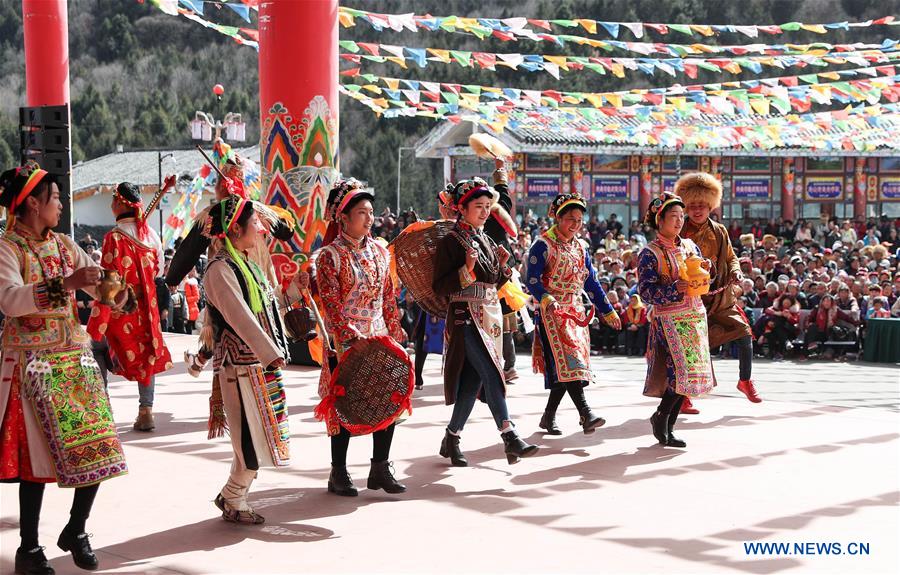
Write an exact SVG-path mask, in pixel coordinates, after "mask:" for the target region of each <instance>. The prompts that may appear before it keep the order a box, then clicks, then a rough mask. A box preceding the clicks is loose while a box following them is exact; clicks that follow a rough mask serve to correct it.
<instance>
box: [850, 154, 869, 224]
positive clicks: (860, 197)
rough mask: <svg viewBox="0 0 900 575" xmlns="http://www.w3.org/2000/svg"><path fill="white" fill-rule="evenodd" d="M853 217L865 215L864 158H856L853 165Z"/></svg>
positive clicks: (865, 185)
mask: <svg viewBox="0 0 900 575" xmlns="http://www.w3.org/2000/svg"><path fill="white" fill-rule="evenodd" d="M853 168H854V169H853V175H854V178H853V179H854V182H853V217H854V218H856V217H857V216H862V217H863V218H865V217H866V191H867V188H868V186H867V184H866V159H865V158H856V162H855V163H854V165H853Z"/></svg>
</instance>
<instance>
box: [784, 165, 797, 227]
mask: <svg viewBox="0 0 900 575" xmlns="http://www.w3.org/2000/svg"><path fill="white" fill-rule="evenodd" d="M782 165H783V168H782V173H781V218H782V219H783V220H784V221H787V220H790V221H792V222H795V223H796V220H795V219H794V182H795V180H794V178H795V172H794V158H784V161H783V162H782Z"/></svg>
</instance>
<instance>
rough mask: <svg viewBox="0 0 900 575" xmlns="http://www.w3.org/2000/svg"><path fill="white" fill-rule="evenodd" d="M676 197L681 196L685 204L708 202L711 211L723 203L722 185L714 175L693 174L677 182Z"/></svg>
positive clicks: (684, 176) (704, 173)
mask: <svg viewBox="0 0 900 575" xmlns="http://www.w3.org/2000/svg"><path fill="white" fill-rule="evenodd" d="M674 192H675V195H676V196H681V199H682V200H684V203H685V204H690V203H692V202H696V201H700V202H706V203H707V204H708V205H709V208H710V209H711V210H714V209H716V208H718V207H719V205H720V204H721V203H722V183H721V182H720V181H719V180H718V179H717V178H716V177H715V176H714V175H712V174H708V173H706V172H692V173H690V174H685V175H683V176H681V177H680V178H678V181H677V182H675V190H674Z"/></svg>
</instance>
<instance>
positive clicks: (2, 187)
mask: <svg viewBox="0 0 900 575" xmlns="http://www.w3.org/2000/svg"><path fill="white" fill-rule="evenodd" d="M48 175H49V172H47V171H46V170H42V169H41V167H40V166H39V165H38V163H37V162H35V161H34V160H28V161H27V162H25V163H24V164H23V165H21V166H19V167H17V168H14V169H12V170H7V171H6V172H4V173H3V176H2V179H0V204H2V205H3V206H5V207H6V209H7V218H6V229H12V227H13V224H14V223H15V215H14V213H15V211H16V209H17V208H18V207H19V206H21V205H22V203H23V202H24V201H25V198H27V197H28V196H29V195H31V193H32V192H33V191H34V190H35V188H37V186H38V184H40V183H41V182H42V181H43V180H44V178H45V177H47V176H48Z"/></svg>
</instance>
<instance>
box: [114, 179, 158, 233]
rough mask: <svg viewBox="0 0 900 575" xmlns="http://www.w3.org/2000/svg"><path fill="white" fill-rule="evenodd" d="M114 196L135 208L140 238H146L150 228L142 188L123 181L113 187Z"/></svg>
mask: <svg viewBox="0 0 900 575" xmlns="http://www.w3.org/2000/svg"><path fill="white" fill-rule="evenodd" d="M113 197H114V198H116V199H117V200H119V201H120V202H122V203H123V204H125V205H126V206H128V207H129V208H131V209H133V210H134V216H135V219H136V220H137V232H138V239H139V240H143V239H144V238H146V237H147V234H148V233H149V230H150V228H149V227H148V226H147V221H146V217H145V215H144V201H143V199H141V193H140V189H139V188H138V187H137V186H135V185H134V184H130V183H128V182H122V183H120V184H117V185H116V187H115V188H113Z"/></svg>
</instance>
